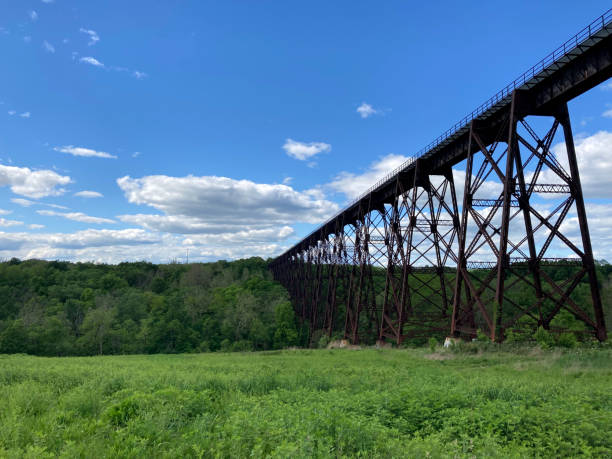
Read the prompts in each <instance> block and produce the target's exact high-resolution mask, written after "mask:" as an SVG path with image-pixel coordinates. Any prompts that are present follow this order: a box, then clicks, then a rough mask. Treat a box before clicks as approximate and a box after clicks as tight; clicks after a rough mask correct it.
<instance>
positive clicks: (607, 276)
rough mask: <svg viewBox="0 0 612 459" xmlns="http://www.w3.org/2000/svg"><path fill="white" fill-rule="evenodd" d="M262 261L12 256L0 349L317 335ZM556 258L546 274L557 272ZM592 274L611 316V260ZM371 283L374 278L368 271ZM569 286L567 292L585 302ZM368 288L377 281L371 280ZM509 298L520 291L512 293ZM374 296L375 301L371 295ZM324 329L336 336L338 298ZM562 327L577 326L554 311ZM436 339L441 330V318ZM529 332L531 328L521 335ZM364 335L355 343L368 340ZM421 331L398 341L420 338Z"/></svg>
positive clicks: (217, 343) (233, 346) (52, 352)
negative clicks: (332, 320) (331, 324)
mask: <svg viewBox="0 0 612 459" xmlns="http://www.w3.org/2000/svg"><path fill="white" fill-rule="evenodd" d="M268 262H269V260H263V259H261V258H249V259H243V260H238V261H233V262H227V261H218V262H215V263H192V264H178V263H170V264H161V265H155V264H151V263H146V262H132V263H120V264H118V265H105V264H95V263H70V262H65V261H42V260H26V261H20V260H18V259H12V260H9V261H6V262H3V263H0V354H11V353H27V354H31V355H41V356H68V355H84V356H85V355H108V354H158V353H191V352H214V351H259V350H269V349H282V348H287V347H293V346H298V347H307V346H309V345H310V346H317V345H321V344H322V345H325V344H327V340H328V338H327V336H325V332H324V331H323V330H313V332H312V333H309V330H308V329H307V327H305V326H301V325H300V323H299V321H298V320H297V318H296V316H295V314H294V311H293V307H292V305H291V302H290V300H289V295H288V293H287V291H286V290H285V288H283V287H282V286H281V285H280V283H278V282H275V281H274V280H273V279H272V275H271V273H270V271H269V269H268ZM563 269H565V268H562V267H559V268H557V269H556V270H555V273H553V274H552V275H553V276H554V277H559V276H561V277H563V276H567V273H565V272H564V271H563ZM598 275H599V281H600V285H601V291H602V297H603V301H604V311H605V314H606V319H607V323H608V324H610V323H611V321H612V317H611V316H612V314H611V312H612V266H611V265H609V264H607V263H605V262H601V263H599V264H598ZM374 282H375V283H379V284H381V285H384V276H383V275H382V273H380V272H375V275H374ZM584 284H585V285H581V286H579V288H578V289H577V291H576V297H575V299H576V300H577V301H582V300H584V301H587V300H588V298H587V295H588V288H587V285H586V283H584ZM377 290H381V288H378V289H377ZM515 295H517V298H518V296H519V295H523V293H522V292H521V291H519V290H517V292H516V293H515ZM377 301H381V299H380V298H378V299H377ZM338 308H339V310H338V313H337V316H338V319H337V320H336V325H335V329H334V330H333V332H334V333H333V337H335V338H340V337H342V327H343V325H344V323H343V320H341V319H342V317H343V314H344V311H343V306H342V305H339V306H338ZM559 318H560V320H561V319H562V320H564V321H565V322H566V323H565V326H566V328H570V329H577V330H579V329H584V325H583V324H582V322H578V321H575V320H573V319H572V318H571V317H569V318H568V317H567V315H566V316H564V315H560V316H559ZM439 328H440V330H441V331H440V332H439V333H438V334H439V336H438V335H436V336H435V338H436V339H438V340H440V339H443V337H444V335H445V333H447V332H446V330H447V328H446V326H444V324H442V326H441V327H439ZM530 336H531V335H530ZM370 338H372V339H370V341H371V343H370V342H368V341H366V340H365V339H364V344H373V342H374V341H375V339H376V338H375V337H370ZM427 339H428V337H426V338H421V339H420V340H412V341H408V342H407V344H409V345H422V344H425V343H426V342H427Z"/></svg>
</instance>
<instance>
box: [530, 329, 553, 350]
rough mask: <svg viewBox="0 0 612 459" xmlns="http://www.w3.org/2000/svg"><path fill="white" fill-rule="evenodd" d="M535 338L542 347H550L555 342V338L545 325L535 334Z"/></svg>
mask: <svg viewBox="0 0 612 459" xmlns="http://www.w3.org/2000/svg"><path fill="white" fill-rule="evenodd" d="M533 338H534V339H535V340H536V342H537V343H538V344H539V345H540V347H541V348H542V349H549V348H551V347H552V346H553V345H554V344H555V338H554V337H553V336H552V335H551V334H550V332H549V331H548V330H545V329H544V327H539V328H538V329H537V331H536V332H535V333H534V334H533Z"/></svg>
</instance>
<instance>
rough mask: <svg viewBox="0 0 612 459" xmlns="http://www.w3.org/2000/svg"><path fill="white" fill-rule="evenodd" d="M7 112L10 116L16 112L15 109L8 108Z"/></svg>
mask: <svg viewBox="0 0 612 459" xmlns="http://www.w3.org/2000/svg"><path fill="white" fill-rule="evenodd" d="M7 113H8V114H9V115H11V116H13V115H15V114H17V112H16V111H15V110H9V111H8V112H7Z"/></svg>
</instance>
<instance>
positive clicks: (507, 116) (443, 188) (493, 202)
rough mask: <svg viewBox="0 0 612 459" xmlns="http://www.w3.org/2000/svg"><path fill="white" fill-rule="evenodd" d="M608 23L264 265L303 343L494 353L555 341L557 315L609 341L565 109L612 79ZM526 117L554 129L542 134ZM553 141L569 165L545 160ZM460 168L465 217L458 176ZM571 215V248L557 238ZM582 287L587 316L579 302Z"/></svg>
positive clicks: (550, 157) (606, 18) (607, 17)
mask: <svg viewBox="0 0 612 459" xmlns="http://www.w3.org/2000/svg"><path fill="white" fill-rule="evenodd" d="M611 20H612V10H610V11H608V12H607V13H605V14H604V15H603V16H602V17H601V18H600V22H599V23H597V22H596V23H593V24H591V25H590V26H589V28H587V29H584V30H583V31H581V32H580V33H579V34H578V35H577V36H575V37H573V38H572V39H571V40H570V41H568V42H567V43H566V44H564V45H563V46H562V48H559V49H558V50H557V51H555V53H556V54H555V53H553V54H552V55H551V56H549V57H548V58H546V59H545V60H544V61H542V62H541V63H540V64H538V66H539V67H534V68H533V69H531V70H530V72H531V74H529V72H527V73H526V74H524V75H523V76H522V80H517V81H518V82H517V81H515V82H514V83H513V84H512V85H510V86H508V87H507V88H505V89H504V90H502V91H501V92H500V93H499V94H498V95H497V96H495V98H493V99H491V100H490V101H488V102H487V103H485V104H484V105H483V106H482V107H479V109H477V110H476V111H475V112H474V113H472V114H471V115H469V116H468V117H466V118H465V119H464V120H462V121H461V122H460V123H458V124H457V125H455V126H454V127H453V128H452V129H451V130H449V131H447V132H446V133H445V134H444V135H443V136H441V137H440V138H439V139H437V140H436V141H435V142H433V143H432V144H431V145H430V146H428V147H427V148H426V149H425V150H423V151H422V152H420V153H419V154H418V155H417V159H416V160H412V161H409V162H408V163H406V164H405V165H403V166H402V167H401V168H399V169H397V170H396V171H394V172H393V173H392V174H389V175H388V176H387V177H385V178H384V179H383V180H381V181H380V182H379V183H377V184H376V185H375V186H374V187H372V188H371V189H370V190H368V192H367V193H365V194H364V195H363V196H361V197H360V198H359V199H357V200H356V201H355V202H354V203H353V204H351V205H350V206H348V207H347V208H346V209H344V210H343V211H341V212H340V213H339V214H338V215H336V216H335V217H333V218H332V219H330V220H329V221H328V222H326V223H325V224H323V225H322V226H321V227H319V228H318V229H317V230H315V231H314V232H313V233H311V234H310V235H309V236H307V237H306V238H304V239H303V240H302V241H301V242H299V243H298V244H296V245H295V246H294V247H292V248H291V249H289V250H288V251H286V252H285V253H284V254H283V255H281V256H279V257H278V258H276V259H275V260H273V261H272V263H271V265H270V267H271V270H272V273H273V275H274V278H275V279H277V280H279V281H280V282H281V283H282V284H283V285H284V286H285V287H286V288H287V290H288V292H289V294H290V295H291V298H292V300H293V304H294V309H295V312H296V315H297V316H298V317H299V319H300V321H301V322H302V323H303V324H305V325H307V326H308V328H309V340H310V341H311V344H313V343H312V340H313V337H314V333H315V332H319V331H320V332H321V333H325V334H327V336H329V337H332V336H333V335H334V333H339V334H341V336H343V337H344V338H345V339H347V340H350V341H351V342H353V343H359V342H364V341H368V340H372V339H377V340H379V341H391V342H393V343H395V344H401V343H402V342H403V341H404V340H405V339H407V338H409V337H415V336H428V335H430V334H431V333H440V332H442V331H444V330H450V333H451V335H454V336H464V337H466V338H471V337H474V336H476V333H477V330H479V329H480V330H482V331H483V332H484V333H485V334H487V335H488V336H489V337H490V338H491V339H492V340H494V341H502V340H503V339H504V337H505V335H506V334H507V332H508V331H521V330H522V329H524V328H526V329H529V328H531V329H533V328H534V327H537V326H542V327H544V328H545V329H551V330H553V329H555V330H557V329H559V327H558V326H556V325H555V319H556V318H557V317H558V316H559V314H561V313H562V312H566V313H569V314H570V315H571V316H573V317H574V318H575V319H576V320H578V321H581V322H583V323H584V324H585V329H590V331H591V333H592V334H593V335H594V336H595V337H597V338H598V339H599V340H602V341H603V340H605V339H606V337H607V333H606V326H605V323H604V316H603V309H602V305H601V298H600V292H599V287H598V284H597V278H596V272H595V263H594V259H593V250H592V247H591V240H590V234H589V227H588V223H587V217H586V210H585V204H584V198H583V195H582V187H581V183H580V176H579V170H578V165H577V161H576V152H575V147H574V141H573V134H572V128H571V122H570V117H569V113H568V109H567V102H568V101H569V100H571V99H573V98H574V97H576V96H578V95H580V94H582V93H584V92H586V91H588V90H589V89H591V88H592V87H594V86H595V85H597V84H599V83H601V82H603V81H605V80H606V79H608V78H610V77H612V26H611ZM531 116H538V117H546V118H547V119H549V120H550V127H549V128H547V129H546V130H545V131H544V132H540V133H538V129H535V128H534V127H533V126H532V125H531V124H530V121H529V117H531ZM560 136H561V137H562V141H563V142H564V143H565V145H566V150H567V152H566V157H565V158H563V160H560V159H559V158H557V157H556V155H555V153H554V152H553V151H552V145H553V142H559V141H560V140H559V137H560ZM555 139H556V140H555ZM463 160H466V171H465V184H464V195H463V201H462V206H461V208H459V206H458V202H457V196H456V192H455V185H454V181H453V174H452V166H453V165H455V164H457V163H458V162H460V161H463ZM564 165H565V166H564ZM566 168H567V170H566ZM491 182H495V183H497V184H498V185H499V187H500V190H501V191H500V192H499V194H498V195H497V196H491V192H490V190H491V188H490V187H488V188H487V187H486V186H485V184H490V183H491ZM487 190H489V192H488V194H487V192H486V191H487ZM540 194H547V200H546V202H547V203H550V205H546V206H544V205H541V204H540V205H538V204H537V197H538V195H540ZM459 212H461V214H459ZM570 213H574V214H575V215H576V217H577V218H576V220H577V221H578V228H577V230H578V231H579V232H580V237H579V238H577V239H576V238H573V237H570V236H568V235H567V234H564V230H563V228H565V227H564V226H563V223H564V222H567V221H568V215H570ZM560 252H564V253H570V254H571V257H565V258H563V257H559V253H560ZM551 266H565V267H566V268H567V269H568V270H569V271H568V273H569V274H568V276H569V277H568V278H567V279H565V280H559V279H555V278H553V277H554V276H551V275H550V271H549V269H550V267H551ZM580 283H586V284H588V291H589V293H590V304H589V305H588V306H586V305H584V304H579V303H578V302H577V301H576V299H575V298H576V291H577V287H578V285H580ZM342 321H343V322H344V323H342Z"/></svg>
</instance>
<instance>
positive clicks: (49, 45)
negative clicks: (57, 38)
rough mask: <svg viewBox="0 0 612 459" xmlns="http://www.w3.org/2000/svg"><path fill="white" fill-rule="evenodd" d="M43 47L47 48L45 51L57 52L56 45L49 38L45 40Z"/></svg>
mask: <svg viewBox="0 0 612 459" xmlns="http://www.w3.org/2000/svg"><path fill="white" fill-rule="evenodd" d="M43 48H44V49H45V51H47V52H48V53H54V52H55V46H53V45H52V44H51V43H49V42H48V41H47V40H45V41H43Z"/></svg>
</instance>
